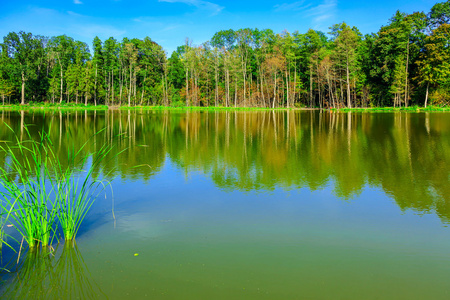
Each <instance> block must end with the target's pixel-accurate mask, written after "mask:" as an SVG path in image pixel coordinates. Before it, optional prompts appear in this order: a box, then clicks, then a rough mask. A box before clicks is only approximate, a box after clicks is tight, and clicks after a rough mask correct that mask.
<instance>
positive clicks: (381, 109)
mask: <svg viewBox="0 0 450 300" xmlns="http://www.w3.org/2000/svg"><path fill="white" fill-rule="evenodd" d="M332 110H334V111H341V112H435V111H436V112H439V111H442V112H446V111H450V107H441V106H431V105H430V106H428V107H420V106H409V107H366V108H359V107H357V108H341V109H332Z"/></svg>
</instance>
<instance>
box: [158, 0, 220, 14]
mask: <svg viewBox="0 0 450 300" xmlns="http://www.w3.org/2000/svg"><path fill="white" fill-rule="evenodd" d="M158 1H159V2H168V3H184V4H187V5H191V6H195V7H197V8H199V9H202V10H207V11H210V12H211V13H212V15H216V14H218V13H220V12H221V11H222V10H223V9H224V7H223V6H220V5H218V4H215V3H212V2H208V1H203V0H158Z"/></svg>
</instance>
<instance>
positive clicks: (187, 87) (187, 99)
mask: <svg viewBox="0 0 450 300" xmlns="http://www.w3.org/2000/svg"><path fill="white" fill-rule="evenodd" d="M186 106H189V69H188V68H186Z"/></svg>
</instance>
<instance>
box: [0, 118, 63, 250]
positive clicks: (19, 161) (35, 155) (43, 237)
mask: <svg viewBox="0 0 450 300" xmlns="http://www.w3.org/2000/svg"><path fill="white" fill-rule="evenodd" d="M6 126H7V125H6ZM25 130H26V131H27V132H28V129H27V128H26V127H25ZM15 138H16V141H15V144H14V145H10V143H7V142H6V143H4V144H3V145H0V151H2V152H3V154H4V155H5V159H6V164H5V167H0V185H1V186H2V187H3V188H4V191H1V192H0V195H1V196H2V207H3V209H4V210H7V209H9V210H11V211H12V212H13V214H11V217H12V218H13V219H14V221H15V223H16V229H17V230H18V231H19V233H20V234H21V235H22V237H23V238H24V239H25V240H26V242H27V243H28V245H29V247H31V248H33V247H35V246H36V245H37V244H39V243H41V244H42V245H43V246H47V245H48V244H49V242H50V236H51V235H52V226H53V224H54V220H55V217H56V210H57V207H56V206H55V203H54V201H53V199H54V197H52V192H53V185H54V182H55V181H54V180H53V179H52V177H51V174H50V169H54V168H55V167H56V165H55V164H56V163H57V160H56V159H55V158H56V156H55V154H54V152H53V150H52V147H51V146H50V140H49V139H48V136H47V135H46V134H45V133H43V134H41V135H40V139H39V140H38V141H35V140H26V141H20V140H19V137H18V136H17V135H16V136H15ZM48 183H50V185H49V184H48Z"/></svg>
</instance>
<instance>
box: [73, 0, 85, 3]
mask: <svg viewBox="0 0 450 300" xmlns="http://www.w3.org/2000/svg"><path fill="white" fill-rule="evenodd" d="M73 3H74V4H83V2H81V1H80V0H73Z"/></svg>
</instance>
